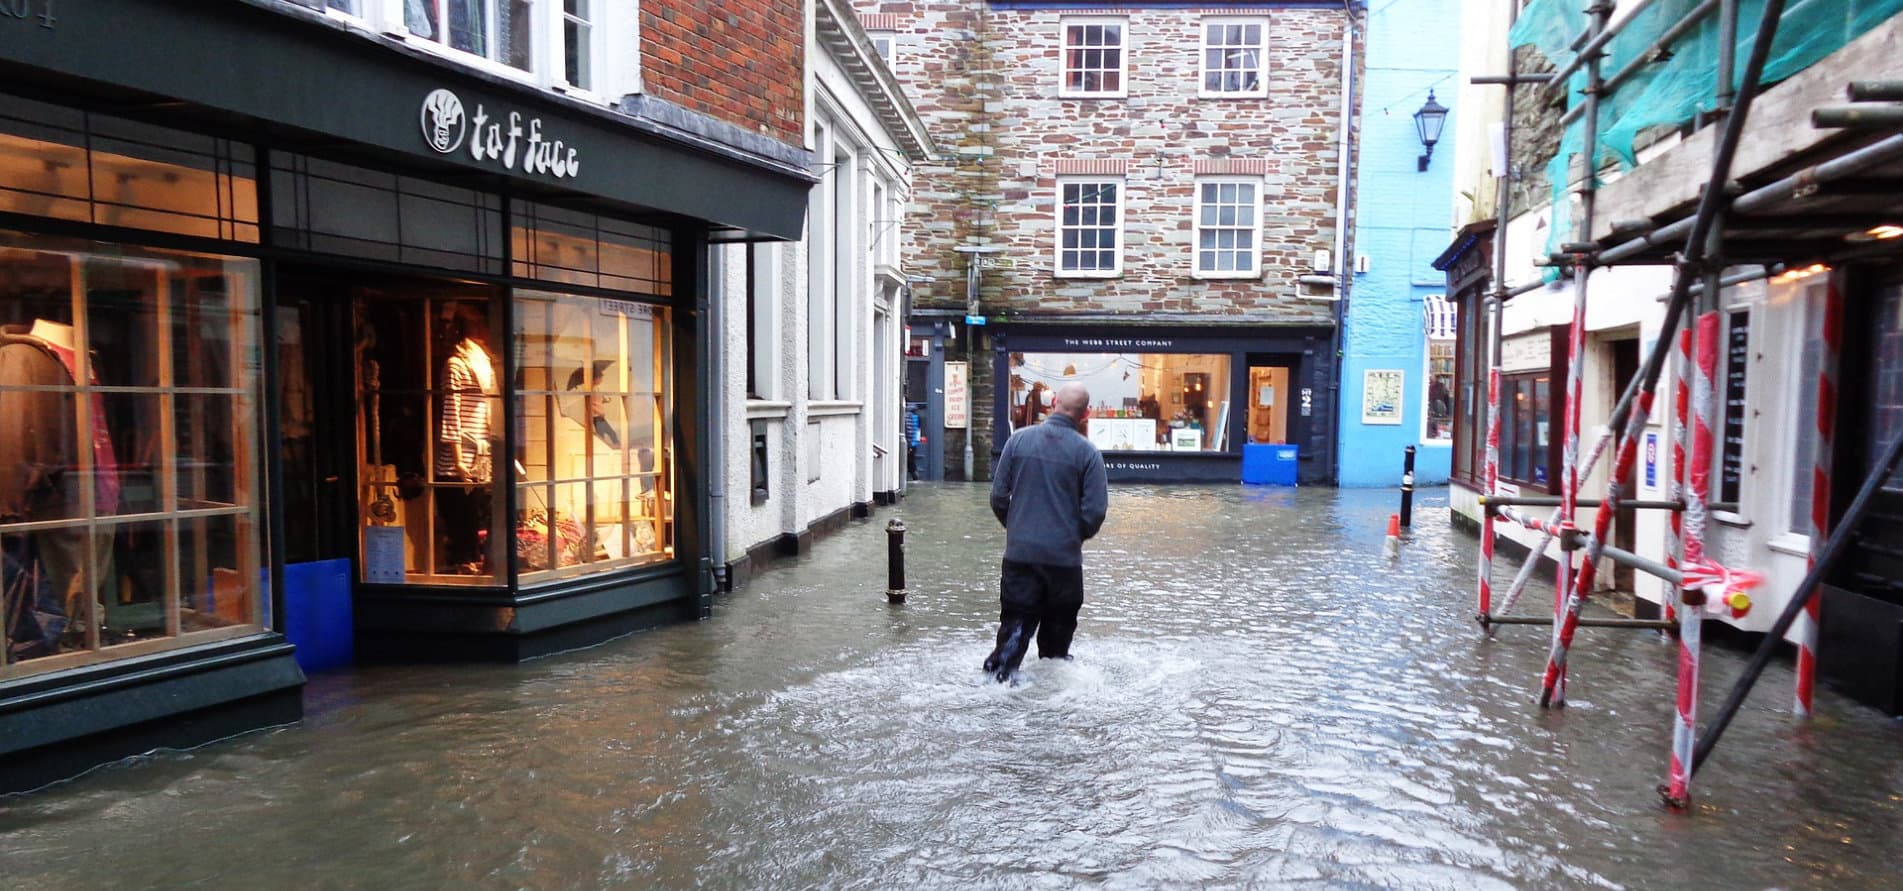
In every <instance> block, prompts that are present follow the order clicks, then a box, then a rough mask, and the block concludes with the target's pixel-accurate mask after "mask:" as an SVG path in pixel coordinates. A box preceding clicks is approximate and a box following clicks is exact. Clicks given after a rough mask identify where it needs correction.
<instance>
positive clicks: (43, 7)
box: [0, 0, 59, 31]
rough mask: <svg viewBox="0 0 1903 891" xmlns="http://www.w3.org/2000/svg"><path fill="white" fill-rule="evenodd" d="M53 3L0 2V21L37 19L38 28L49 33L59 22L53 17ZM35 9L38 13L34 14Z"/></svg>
mask: <svg viewBox="0 0 1903 891" xmlns="http://www.w3.org/2000/svg"><path fill="white" fill-rule="evenodd" d="M53 3H54V0H37V2H36V0H0V19H14V20H16V21H22V22H24V21H26V20H28V19H39V21H40V27H42V28H45V29H47V30H49V31H51V30H52V29H53V25H54V24H55V23H56V22H58V21H59V20H58V19H55V18H54V17H53ZM35 8H38V10H39V11H38V12H34V9H35Z"/></svg>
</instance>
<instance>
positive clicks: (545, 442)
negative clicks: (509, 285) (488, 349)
mask: <svg viewBox="0 0 1903 891" xmlns="http://www.w3.org/2000/svg"><path fill="white" fill-rule="evenodd" d="M515 329H516V330H515V349H516V350H517V353H518V355H519V356H520V357H521V359H520V363H521V367H520V368H519V370H518V374H519V376H520V379H521V381H520V383H521V386H520V390H519V392H518V395H517V397H516V398H517V403H516V404H517V418H518V421H517V423H518V424H519V425H520V426H519V430H518V433H517V436H516V456H515V460H516V465H517V467H516V473H517V474H518V480H517V482H518V486H517V490H516V509H517V511H518V512H519V513H518V515H517V516H516V521H515V530H514V538H515V552H516V560H517V567H518V570H519V572H520V574H521V575H520V579H521V581H522V582H523V583H525V584H526V583H533V582H537V581H543V580H547V579H554V578H563V577H567V576H572V575H579V574H584V573H588V572H595V571H600V570H603V569H609V568H614V567H620V566H633V565H639V564H642V563H651V562H656V561H660V560H665V559H668V558H670V557H672V556H673V553H674V494H673V493H674V485H673V481H674V468H673V462H672V454H673V450H672V442H673V440H672V436H673V433H674V418H673V411H674V408H673V390H672V387H671V385H670V381H671V373H670V367H671V363H672V355H671V343H670V339H669V336H668V311H667V309H666V308H664V307H657V306H650V305H648V304H644V303H634V302H630V301H620V300H599V299H595V298H592V297H576V296H569V295H563V294H552V293H539V292H523V291H518V292H517V293H516V298H515Z"/></svg>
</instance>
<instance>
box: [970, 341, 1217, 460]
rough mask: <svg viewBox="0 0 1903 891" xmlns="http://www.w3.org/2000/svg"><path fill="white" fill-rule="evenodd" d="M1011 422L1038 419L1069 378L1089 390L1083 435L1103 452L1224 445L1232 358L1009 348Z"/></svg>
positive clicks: (1046, 413) (1015, 424)
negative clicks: (1086, 421)
mask: <svg viewBox="0 0 1903 891" xmlns="http://www.w3.org/2000/svg"><path fill="white" fill-rule="evenodd" d="M1009 361H1010V365H1011V379H1010V393H1011V395H1010V399H1009V405H1010V414H1009V417H1008V420H1007V423H1008V424H1009V425H1010V427H1011V429H1013V430H1016V429H1018V428H1021V427H1026V426H1030V425H1033V424H1037V423H1040V422H1042V421H1043V420H1044V419H1045V418H1046V417H1048V416H1049V414H1050V410H1051V407H1052V398H1053V396H1054V394H1055V393H1056V391H1057V389H1058V388H1059V387H1061V386H1063V385H1064V384H1067V383H1072V382H1075V383H1080V384H1083V385H1084V387H1085V388H1086V389H1087V390H1089V392H1090V399H1091V414H1090V418H1089V422H1088V424H1087V425H1086V431H1085V435H1087V436H1088V437H1089V438H1090V439H1091V441H1092V442H1094V443H1096V444H1097V447H1098V448H1100V449H1104V450H1106V451H1156V450H1163V451H1228V450H1231V449H1232V447H1233V446H1232V443H1234V442H1239V441H1240V440H1238V439H1236V438H1235V436H1236V434H1233V433H1232V432H1231V431H1230V430H1229V416H1230V414H1231V408H1232V403H1231V398H1230V357H1229V356H1228V355H1225V354H1179V353H1012V354H1011V356H1010V360H1009Z"/></svg>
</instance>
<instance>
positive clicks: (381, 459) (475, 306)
mask: <svg viewBox="0 0 1903 891" xmlns="http://www.w3.org/2000/svg"><path fill="white" fill-rule="evenodd" d="M483 290H484V289H481V288H476V287H473V286H467V285H456V284H452V283H433V282H415V283H408V284H403V285H393V286H389V287H382V288H371V287H362V288H358V289H357V292H358V293H357V297H356V303H355V311H356V332H357V336H356V346H355V354H356V361H355V366H356V373H357V392H358V396H359V398H358V400H357V406H358V418H357V429H358V436H357V447H358V456H359V472H358V480H359V483H360V491H361V497H362V504H361V505H360V509H359V515H360V516H361V517H362V523H363V561H362V562H363V579H364V581H366V582H371V583H380V584H401V583H405V582H409V583H429V584H493V583H494V582H495V581H496V578H497V576H498V574H499V573H501V572H502V570H503V565H504V564H503V560H502V559H501V552H500V551H499V550H497V547H498V539H497V537H496V535H495V533H494V529H495V523H494V518H495V517H497V516H500V514H501V513H502V512H501V511H500V510H499V509H498V507H497V504H498V500H499V498H500V491H501V490H500V489H499V488H498V487H497V486H496V485H495V483H496V482H497V478H496V477H497V474H496V466H495V454H496V452H497V451H498V450H499V448H500V444H501V438H502V404H501V398H502V381H501V374H502V371H501V355H500V353H498V352H497V350H496V347H495V341H496V338H495V335H494V325H493V323H492V321H491V319H492V318H493V317H494V312H493V304H494V300H493V299H492V297H491V296H489V295H485V294H484V293H483Z"/></svg>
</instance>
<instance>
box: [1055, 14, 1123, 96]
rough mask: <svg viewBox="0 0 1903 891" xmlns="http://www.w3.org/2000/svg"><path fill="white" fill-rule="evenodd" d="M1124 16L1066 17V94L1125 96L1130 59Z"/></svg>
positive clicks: (1061, 92)
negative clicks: (1126, 48) (1125, 83)
mask: <svg viewBox="0 0 1903 891" xmlns="http://www.w3.org/2000/svg"><path fill="white" fill-rule="evenodd" d="M1123 35H1124V20H1123V19H1065V20H1064V81H1063V84H1062V87H1061V88H1060V89H1059V90H1058V94H1059V95H1062V96H1084V97H1089V96H1122V95H1124V74H1125V72H1126V71H1127V70H1128V67H1129V60H1128V59H1127V58H1126V57H1125V55H1124V38H1123Z"/></svg>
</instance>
